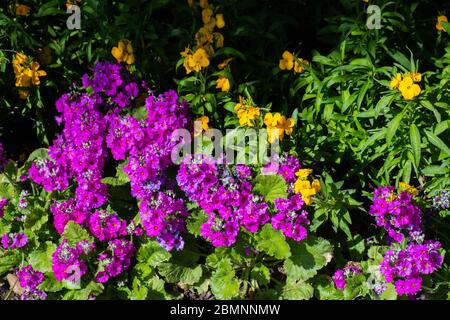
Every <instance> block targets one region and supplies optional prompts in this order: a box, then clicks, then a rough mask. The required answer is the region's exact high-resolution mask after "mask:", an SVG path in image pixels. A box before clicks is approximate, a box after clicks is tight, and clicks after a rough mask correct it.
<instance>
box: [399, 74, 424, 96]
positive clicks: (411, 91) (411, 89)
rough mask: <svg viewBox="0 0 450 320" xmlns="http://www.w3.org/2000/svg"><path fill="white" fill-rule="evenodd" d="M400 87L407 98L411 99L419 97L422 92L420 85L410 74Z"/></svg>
mask: <svg viewBox="0 0 450 320" xmlns="http://www.w3.org/2000/svg"><path fill="white" fill-rule="evenodd" d="M398 89H399V90H400V92H401V93H402V95H403V98H404V99H405V100H411V99H413V98H414V97H417V96H418V95H419V94H420V92H421V89H420V87H419V85H417V84H415V83H414V81H413V79H412V78H411V77H409V76H407V77H405V78H403V80H402V81H401V82H400V85H399V86H398Z"/></svg>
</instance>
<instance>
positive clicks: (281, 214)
mask: <svg viewBox="0 0 450 320" xmlns="http://www.w3.org/2000/svg"><path fill="white" fill-rule="evenodd" d="M299 170H302V169H301V166H300V163H299V161H298V159H297V158H296V157H294V156H291V155H288V154H284V155H281V156H279V155H275V156H274V157H272V159H271V161H270V162H268V163H267V164H266V165H265V166H264V167H263V168H262V173H263V174H279V175H281V176H282V177H283V178H284V180H285V181H286V182H287V184H288V188H287V192H288V197H287V198H278V199H275V210H276V213H275V215H274V216H273V217H272V220H271V223H272V226H273V227H274V228H275V229H278V230H280V231H281V232H283V234H284V235H285V236H286V237H288V238H292V239H293V240H295V241H301V240H303V239H305V238H306V236H307V230H306V227H305V226H307V225H309V224H310V221H309V219H308V212H307V211H306V210H302V208H303V206H304V205H305V203H306V202H305V199H304V197H303V195H301V194H298V193H296V191H295V181H296V174H297V172H298V171H299Z"/></svg>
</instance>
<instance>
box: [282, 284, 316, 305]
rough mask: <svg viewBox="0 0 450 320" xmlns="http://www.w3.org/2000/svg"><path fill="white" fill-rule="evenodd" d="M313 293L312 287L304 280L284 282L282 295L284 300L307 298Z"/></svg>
mask: <svg viewBox="0 0 450 320" xmlns="http://www.w3.org/2000/svg"><path fill="white" fill-rule="evenodd" d="M313 295H314V288H313V287H312V286H311V285H310V284H309V283H306V282H303V281H294V282H290V281H288V282H286V284H285V285H284V286H283V291H282V297H283V299H286V300H309V299H311V298H312V297H313Z"/></svg>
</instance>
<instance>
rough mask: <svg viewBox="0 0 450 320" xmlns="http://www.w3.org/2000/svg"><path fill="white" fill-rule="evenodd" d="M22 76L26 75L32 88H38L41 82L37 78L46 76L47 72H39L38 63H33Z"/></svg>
mask: <svg viewBox="0 0 450 320" xmlns="http://www.w3.org/2000/svg"><path fill="white" fill-rule="evenodd" d="M24 74H25V75H27V76H28V77H29V78H30V79H31V82H32V84H33V85H34V86H38V85H40V84H41V80H40V79H39V77H44V76H46V75H47V72H45V71H44V70H39V63H37V62H35V61H33V62H32V63H31V66H30V68H28V69H26V70H25V71H24Z"/></svg>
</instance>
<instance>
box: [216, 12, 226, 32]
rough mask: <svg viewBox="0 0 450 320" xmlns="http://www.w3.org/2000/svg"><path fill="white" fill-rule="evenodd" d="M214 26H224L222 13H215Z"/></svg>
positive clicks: (220, 27)
mask: <svg viewBox="0 0 450 320" xmlns="http://www.w3.org/2000/svg"><path fill="white" fill-rule="evenodd" d="M216 26H217V28H219V29H222V28H223V27H225V20H224V19H223V14H222V13H219V14H216Z"/></svg>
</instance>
